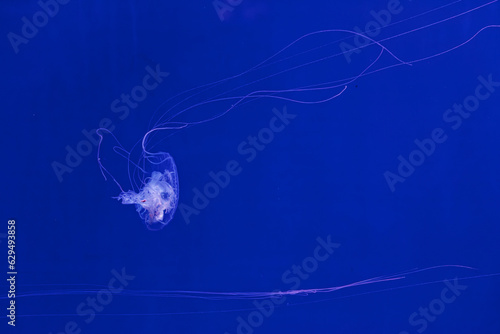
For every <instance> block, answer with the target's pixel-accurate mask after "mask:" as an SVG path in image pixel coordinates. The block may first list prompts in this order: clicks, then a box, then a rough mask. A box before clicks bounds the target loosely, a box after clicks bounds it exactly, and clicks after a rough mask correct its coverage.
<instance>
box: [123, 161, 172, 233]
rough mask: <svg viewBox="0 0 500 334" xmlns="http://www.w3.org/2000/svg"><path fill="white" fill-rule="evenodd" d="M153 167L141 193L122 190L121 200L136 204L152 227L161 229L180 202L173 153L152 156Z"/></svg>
mask: <svg viewBox="0 0 500 334" xmlns="http://www.w3.org/2000/svg"><path fill="white" fill-rule="evenodd" d="M148 160H149V162H150V163H151V164H150V165H151V166H152V171H151V176H150V177H147V178H146V179H144V182H143V186H142V188H141V189H140V191H139V192H138V193H136V192H135V191H133V190H129V191H126V192H122V193H121V194H120V195H119V196H118V200H120V201H121V202H122V204H135V206H136V209H137V212H138V213H139V215H140V216H141V218H142V219H143V220H144V223H145V224H146V227H147V228H148V229H150V230H160V229H162V228H163V227H165V226H166V225H167V224H168V223H169V222H170V221H171V220H172V218H173V216H174V213H175V210H176V209H177V203H178V201H179V179H178V176H177V168H176V166H175V162H174V159H173V158H172V156H171V155H170V154H168V153H165V152H159V153H155V155H154V156H153V157H150V158H148Z"/></svg>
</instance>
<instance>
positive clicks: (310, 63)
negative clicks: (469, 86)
mask: <svg viewBox="0 0 500 334" xmlns="http://www.w3.org/2000/svg"><path fill="white" fill-rule="evenodd" d="M494 2H495V1H493V2H490V3H487V4H483V5H479V6H477V7H475V8H472V9H469V10H466V11H463V12H461V13H459V14H457V15H454V16H449V17H447V18H445V19H441V20H438V21H434V22H431V23H428V24H426V25H423V26H419V27H416V28H413V29H409V30H407V31H404V32H399V33H397V34H394V35H392V36H389V37H386V38H383V39H380V40H375V39H374V38H371V37H369V36H367V35H365V34H363V33H360V32H356V31H351V30H345V29H328V30H320V31H314V32H310V33H307V34H305V35H303V36H300V37H299V38H297V39H295V40H294V41H292V42H291V43H289V44H288V45H286V46H284V47H283V48H282V49H280V50H279V51H278V52H276V53H275V54H273V55H271V56H269V57H268V58H266V59H264V60H263V61H261V62H260V63H258V64H257V65H255V66H253V67H250V68H249V69H247V70H245V71H243V72H241V73H239V74H235V75H233V76H230V77H227V78H224V79H220V80H216V81H214V82H211V83H207V84H204V85H201V86H198V87H195V88H192V89H189V90H187V91H184V92H181V93H179V94H177V95H175V96H173V97H171V98H169V99H167V100H165V101H164V102H163V103H161V104H160V106H159V107H158V108H157V109H156V111H155V112H154V113H153V114H152V116H151V119H150V122H149V128H148V130H147V131H146V133H145V134H144V135H143V136H142V137H141V138H140V139H138V140H137V142H136V143H135V144H134V145H133V146H132V147H131V148H130V149H126V148H125V147H124V146H123V145H121V144H120V143H119V141H118V139H117V138H116V137H115V135H114V134H112V133H111V132H110V131H109V130H107V129H98V131H97V133H98V135H99V136H100V141H99V147H98V157H97V160H98V164H99V167H100V169H101V173H102V174H103V176H104V178H105V179H107V178H108V177H110V178H111V179H112V180H113V181H114V182H115V183H116V184H117V186H118V187H119V189H120V194H119V195H118V196H117V197H116V199H118V200H120V201H121V202H122V203H123V204H134V205H135V206H136V209H137V212H138V213H139V216H140V217H141V219H142V220H143V221H144V223H145V225H146V227H147V228H148V229H151V230H159V229H162V228H163V227H165V226H166V225H167V224H168V223H169V222H170V221H171V220H172V219H173V217H174V214H175V211H176V208H177V203H178V201H179V180H178V176H177V167H176V164H175V162H174V159H173V157H172V156H171V155H170V154H169V153H166V152H165V151H167V149H165V148H164V147H160V146H161V145H164V143H165V141H166V140H167V139H168V138H170V136H172V135H174V134H176V133H178V132H179V131H183V130H185V129H187V128H190V127H193V126H198V125H200V124H206V123H210V122H214V121H216V120H217V119H219V118H221V117H223V116H224V115H226V114H228V113H230V112H234V111H235V110H237V109H240V108H242V107H243V106H245V105H247V104H250V103H252V102H255V101H257V100H261V99H270V100H278V101H284V102H287V103H296V104H302V105H314V104H323V103H328V102H331V101H332V100H335V99H337V98H339V97H340V96H341V95H343V94H345V93H346V92H348V91H349V89H350V88H351V87H352V86H353V85H355V83H356V82H357V81H358V80H360V78H362V77H365V76H368V75H377V74H379V73H381V72H383V71H387V70H389V69H394V68H397V67H401V66H413V65H415V64H417V63H419V62H422V61H425V60H430V59H432V58H435V57H438V56H443V55H445V54H447V53H450V52H452V51H454V50H456V49H459V48H461V47H463V46H465V45H466V44H468V43H469V42H470V41H472V40H473V39H474V38H476V37H477V36H478V35H479V34H480V33H481V32H483V31H485V30H487V29H493V28H500V25H488V26H484V27H482V28H481V29H479V30H478V31H477V32H476V33H475V34H473V35H472V36H470V37H469V38H468V39H465V40H463V41H461V42H459V43H456V44H455V45H451V46H447V47H446V48H444V49H441V50H434V51H427V50H425V51H427V53H426V54H423V55H421V56H419V57H418V58H416V59H410V60H408V59H403V57H401V56H400V55H397V54H396V52H394V51H393V50H391V49H392V48H393V47H391V49H389V47H387V46H386V44H388V43H395V42H397V41H401V42H402V44H403V45H404V47H406V46H407V44H408V38H411V37H410V36H412V35H414V34H418V33H424V32H427V31H429V30H431V31H430V32H428V33H429V34H433V33H435V32H434V31H432V30H433V29H438V28H440V27H442V26H443V25H445V24H446V23H449V22H451V21H453V20H456V19H458V18H460V17H462V16H464V15H467V14H470V13H472V12H474V11H476V10H480V9H483V8H484V7H486V6H488V5H490V4H492V3H494ZM450 5H451V4H450ZM447 6H448V5H447ZM444 7H446V6H441V7H437V8H434V9H432V10H430V11H427V12H425V13H422V14H419V15H416V16H414V17H411V18H408V19H406V20H405V21H411V20H412V19H413V18H416V17H423V16H425V15H426V14H429V13H430V12H435V11H437V10H440V9H443V8H444ZM395 24H397V22H396V23H393V24H391V25H395ZM391 25H389V26H391ZM426 36H427V35H426ZM353 38H356V39H357V40H358V41H359V40H364V43H363V44H362V45H359V46H357V47H353V48H348V49H345V48H340V49H339V47H338V46H339V43H341V42H344V41H346V40H348V39H353ZM403 49H404V48H403V47H402V48H401V50H403ZM361 52H363V53H364V57H361V58H360V59H359V60H358V61H357V62H356V63H354V62H352V63H349V64H348V65H346V62H345V59H344V57H345V56H346V54H349V55H353V53H357V54H358V53H361ZM297 79H300V84H297V83H296V82H297ZM105 135H110V136H111V137H112V138H113V139H114V141H115V143H116V145H115V146H114V148H113V150H114V152H115V153H117V154H118V155H120V156H121V157H123V158H125V160H126V165H127V171H128V172H127V173H128V184H129V187H128V189H124V187H122V184H121V182H118V180H117V179H116V178H115V177H114V176H113V174H112V173H111V172H110V171H109V170H108V169H107V168H106V166H105V164H104V161H103V160H102V159H101V158H102V156H101V145H102V143H103V140H104V136H105Z"/></svg>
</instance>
